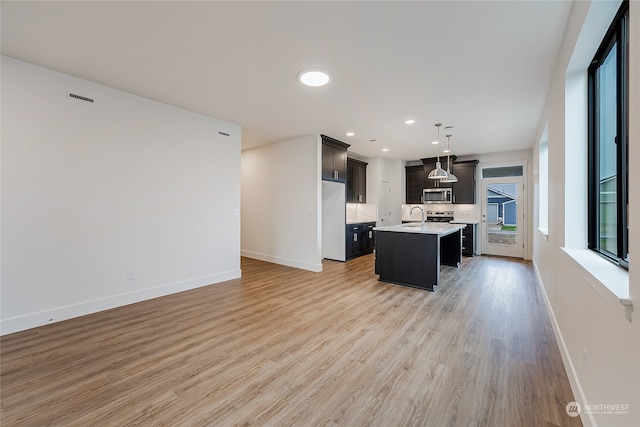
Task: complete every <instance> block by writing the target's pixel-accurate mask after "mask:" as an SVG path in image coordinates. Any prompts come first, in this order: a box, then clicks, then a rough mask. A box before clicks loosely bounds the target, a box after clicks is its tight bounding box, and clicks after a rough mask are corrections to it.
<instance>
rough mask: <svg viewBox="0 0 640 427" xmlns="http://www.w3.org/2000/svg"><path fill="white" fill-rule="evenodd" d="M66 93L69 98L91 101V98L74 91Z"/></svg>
mask: <svg viewBox="0 0 640 427" xmlns="http://www.w3.org/2000/svg"><path fill="white" fill-rule="evenodd" d="M68 95H69V98H75V99H79V100H80V101H86V102H93V99H91V98H87V97H86V96H82V95H76V94H75V93H71V92H69V93H68Z"/></svg>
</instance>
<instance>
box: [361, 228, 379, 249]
mask: <svg viewBox="0 0 640 427" xmlns="http://www.w3.org/2000/svg"><path fill="white" fill-rule="evenodd" d="M375 226H376V223H375V222H368V223H365V224H362V234H363V237H362V254H363V255H367V254H372V253H373V250H374V249H375V247H376V237H375V236H376V233H375V231H373V227H375Z"/></svg>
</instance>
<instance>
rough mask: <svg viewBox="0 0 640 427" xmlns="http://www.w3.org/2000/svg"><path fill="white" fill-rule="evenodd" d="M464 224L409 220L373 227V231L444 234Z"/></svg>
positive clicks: (462, 226)
mask: <svg viewBox="0 0 640 427" xmlns="http://www.w3.org/2000/svg"><path fill="white" fill-rule="evenodd" d="M464 227H466V225H464V224H449V223H447V222H425V223H424V225H420V223H419V222H409V223H406V224H402V225H385V226H382V227H375V228H374V230H375V231H393V232H396V233H420V234H436V235H438V236H446V235H447V234H451V233H454V232H456V231H457V230H461V229H463V228H464Z"/></svg>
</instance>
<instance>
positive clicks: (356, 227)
mask: <svg viewBox="0 0 640 427" xmlns="http://www.w3.org/2000/svg"><path fill="white" fill-rule="evenodd" d="M345 243H346V246H345V250H346V253H345V255H346V258H347V259H348V260H349V259H352V258H355V257H358V256H360V255H362V224H347V236H346V242H345Z"/></svg>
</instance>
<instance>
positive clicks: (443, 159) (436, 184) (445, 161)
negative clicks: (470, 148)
mask: <svg viewBox="0 0 640 427" xmlns="http://www.w3.org/2000/svg"><path fill="white" fill-rule="evenodd" d="M421 160H422V163H423V164H424V172H425V178H424V181H425V187H424V188H451V183H450V182H440V180H439V179H429V178H427V175H429V172H431V171H432V170H433V169H435V168H436V162H437V161H438V158H437V157H429V158H426V159H421ZM450 160H451V162H454V161H455V160H456V156H450ZM440 163H441V164H442V169H444V170H447V167H448V166H449V158H447V156H440ZM452 165H453V163H452ZM451 172H453V171H451Z"/></svg>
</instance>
